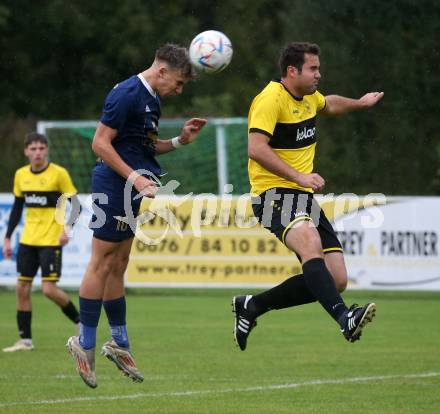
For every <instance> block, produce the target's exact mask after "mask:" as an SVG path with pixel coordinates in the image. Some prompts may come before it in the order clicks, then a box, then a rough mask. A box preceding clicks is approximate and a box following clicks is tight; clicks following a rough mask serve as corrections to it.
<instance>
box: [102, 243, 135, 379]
mask: <svg viewBox="0 0 440 414" xmlns="http://www.w3.org/2000/svg"><path fill="white" fill-rule="evenodd" d="M132 242H133V238H130V239H128V240H124V241H122V242H120V243H119V247H118V250H117V252H115V253H114V265H113V267H112V270H111V272H110V274H109V276H108V278H107V282H106V285H105V289H104V296H103V306H104V309H105V312H106V315H107V319H108V323H109V325H110V334H111V337H112V339H111V340H110V341H107V342H106V343H105V344H104V345H103V347H102V350H101V353H102V355H104V356H105V357H107V358H108V359H109V360H110V361H112V362H114V364H115V365H116V366H117V368H119V369H120V370H121V371H122V372H123V374H124V375H126V376H128V377H129V378H131V379H132V380H133V381H134V382H142V381H143V380H144V377H143V375H142V374H141V372H140V371H139V370H138V368H137V366H136V362H135V360H134V358H133V354H132V353H131V350H130V342H129V340H128V334H127V323H126V301H125V289H124V274H125V270H126V268H127V264H128V259H129V255H130V250H131V245H132Z"/></svg>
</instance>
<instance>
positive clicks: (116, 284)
mask: <svg viewBox="0 0 440 414" xmlns="http://www.w3.org/2000/svg"><path fill="white" fill-rule="evenodd" d="M193 77H194V72H193V68H192V66H191V64H190V61H189V58H188V52H187V50H186V49H185V48H182V47H179V46H176V45H173V44H166V45H164V46H162V47H160V48H159V49H158V50H157V51H156V55H155V59H154V61H153V63H152V65H151V66H150V67H149V68H148V69H146V70H145V71H143V72H142V73H140V74H139V75H135V76H132V77H131V78H129V79H127V80H125V81H123V82H121V83H119V84H117V85H116V86H115V87H114V88H113V89H112V91H110V93H109V94H108V96H107V98H106V100H105V103H104V109H103V115H102V117H101V121H100V123H99V125H98V128H97V130H96V133H95V136H94V138H93V144H92V148H93V151H94V152H95V153H96V154H97V155H98V156H99V157H100V160H101V161H100V162H99V163H98V165H97V166H96V167H95V169H94V171H93V177H92V190H93V194H94V198H95V201H94V213H95V214H94V217H93V218H92V221H91V225H90V226H91V228H92V230H93V240H92V255H91V259H90V262H89V265H88V267H87V270H86V273H85V275H84V279H83V281H82V283H81V287H80V292H79V293H80V298H79V302H80V320H81V323H80V335H79V336H73V337H71V338H69V340H68V342H67V347H68V349H69V351H70V353H71V354H72V355H73V357H74V358H75V361H76V366H77V371H78V373H79V375H80V376H81V378H82V379H83V381H84V382H85V383H86V384H87V385H88V386H90V387H92V388H95V387H96V386H97V384H96V375H95V346H96V329H97V326H98V321H99V317H100V313H101V307H102V306H103V307H104V310H105V312H106V314H107V318H108V322H109V325H110V331H111V336H112V339H111V340H110V341H108V342H106V343H105V344H104V345H103V347H102V350H101V353H102V354H103V355H105V356H106V357H107V358H108V359H110V360H111V361H113V362H114V363H115V364H116V366H117V367H118V368H119V369H120V370H121V371H122V372H123V373H124V374H125V375H126V376H128V377H130V378H131V379H132V380H133V381H135V382H142V381H143V376H142V374H141V373H140V372H139V370H138V368H137V366H136V363H135V361H134V359H133V355H132V353H131V351H130V343H129V340H128V336H127V329H126V317H125V315H126V304H125V296H124V273H125V270H126V268H127V264H128V258H129V254H130V249H131V244H132V242H133V237H134V230H135V225H134V224H133V223H131V222H130V220H128V217H136V216H137V214H138V212H139V207H140V202H141V197H139V194H141V195H143V196H145V197H151V198H152V197H154V196H155V194H156V191H157V177H160V176H161V169H160V165H159V164H158V162H157V161H156V158H155V157H156V155H160V154H164V153H167V152H169V151H173V150H174V149H176V148H178V147H180V146H182V145H187V144H190V143H192V142H193V141H194V140H195V139H196V137H197V135H198V133H199V132H200V130H201V129H202V128H203V126H204V125H205V124H206V120H205V119H201V118H192V119H190V120H189V121H187V122H186V123H185V124H184V126H183V128H182V131H181V133H180V135H179V136H178V137H175V138H172V139H169V140H160V139H158V126H159V118H160V115H161V109H160V108H161V98H165V97H170V96H174V95H179V94H181V93H182V90H183V87H184V85H185V83H186V82H188V81H189V80H191V79H192V78H193ZM126 184H129V187H128V188H129V189H130V185H132V187H134V188H132V190H131V191H129V192H128V194H127V195H125V200H124V194H126V192H124V189H125V188H126ZM136 196H137V198H136ZM135 198H136V199H135ZM127 206H128V208H129V211H127Z"/></svg>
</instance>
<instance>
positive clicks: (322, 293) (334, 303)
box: [302, 258, 347, 323]
mask: <svg viewBox="0 0 440 414" xmlns="http://www.w3.org/2000/svg"><path fill="white" fill-rule="evenodd" d="M302 268H303V272H304V279H305V283H306V285H307V287H308V288H309V290H310V292H312V294H313V295H314V296H315V297H316V299H317V300H318V302H319V303H320V304H321V305H322V307H323V308H324V309H325V310H326V311H327V312H328V313H329V314H330V315H331V317H332V318H333V319H334V320H335V321H336V322H338V323H341V322H340V321H339V320H340V319H341V316H342V315H343V314H344V312H345V311H346V310H347V307H346V306H345V303H344V301H343V300H342V297H341V295H340V294H339V292H338V290H337V289H336V285H335V281H334V280H333V277H332V275H331V274H330V272H329V271H328V269H327V267H326V266H325V262H324V259H321V258H316V259H310V260H308V261H307V262H305V263H303V265H302Z"/></svg>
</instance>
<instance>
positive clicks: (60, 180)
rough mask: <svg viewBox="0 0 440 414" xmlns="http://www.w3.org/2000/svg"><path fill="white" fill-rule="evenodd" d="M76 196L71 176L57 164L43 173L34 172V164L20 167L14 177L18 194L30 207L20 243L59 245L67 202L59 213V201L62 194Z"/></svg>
mask: <svg viewBox="0 0 440 414" xmlns="http://www.w3.org/2000/svg"><path fill="white" fill-rule="evenodd" d="M76 193H77V191H76V188H75V186H74V185H73V183H72V180H71V178H70V175H69V173H68V172H67V170H66V169H65V168H63V167H61V166H59V165H57V164H53V163H49V164H48V166H47V167H46V168H45V169H44V170H42V171H39V172H33V171H32V170H31V166H30V165H26V166H24V167H22V168H19V169H18V170H17V171H16V172H15V177H14V195H15V196H16V197H22V198H24V201H25V207H26V213H25V219H24V228H23V232H22V234H21V238H20V243H23V244H28V245H31V246H59V244H60V242H59V238H60V235H61V233H62V231H63V228H64V226H63V224H60V223H63V222H64V210H65V202H64V203H61V206H62V207H61V208H60V209H59V210H58V211H57V210H56V207H57V202H58V199H59V197H60V196H61V195H64V196H65V197H69V196H72V195H74V194H76ZM64 201H65V198H64ZM56 213H57V216H55V214H56Z"/></svg>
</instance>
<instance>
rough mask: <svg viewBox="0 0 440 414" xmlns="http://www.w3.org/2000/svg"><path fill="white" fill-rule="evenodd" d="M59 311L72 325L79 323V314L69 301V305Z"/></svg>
mask: <svg viewBox="0 0 440 414" xmlns="http://www.w3.org/2000/svg"><path fill="white" fill-rule="evenodd" d="M61 310H62V311H63V313H64V315H66V316H67V317H68V318H69V319H70V320H71V321H72V322H73V323H78V322H79V313H78V310H77V309H76V307H75V305H74V304H73V303H72V301H69V303H68V304H67V305H66V306H64V307H62V308H61Z"/></svg>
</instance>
